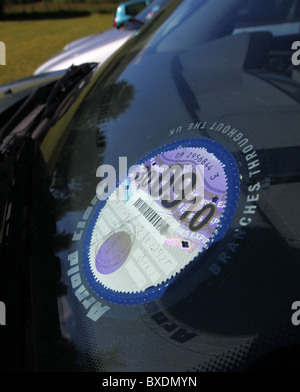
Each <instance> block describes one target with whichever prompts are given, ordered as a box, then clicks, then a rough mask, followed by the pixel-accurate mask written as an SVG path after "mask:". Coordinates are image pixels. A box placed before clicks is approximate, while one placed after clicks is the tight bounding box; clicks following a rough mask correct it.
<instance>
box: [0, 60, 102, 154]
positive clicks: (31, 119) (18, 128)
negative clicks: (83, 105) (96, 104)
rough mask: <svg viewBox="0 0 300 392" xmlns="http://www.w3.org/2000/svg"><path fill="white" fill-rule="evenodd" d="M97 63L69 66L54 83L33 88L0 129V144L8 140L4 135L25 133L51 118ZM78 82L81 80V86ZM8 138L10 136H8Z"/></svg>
mask: <svg viewBox="0 0 300 392" xmlns="http://www.w3.org/2000/svg"><path fill="white" fill-rule="evenodd" d="M97 65H98V63H86V64H82V65H79V66H71V67H70V68H69V69H68V70H67V72H66V73H65V75H64V76H63V77H62V78H61V79H59V80H58V81H57V82H56V83H53V82H51V83H49V84H47V85H44V86H42V87H38V88H36V89H34V90H33V91H32V93H31V94H30V95H29V96H28V97H27V98H26V99H25V101H24V102H23V104H22V105H21V106H20V107H19V109H18V110H17V112H16V113H15V114H14V116H13V117H12V118H11V119H10V120H9V121H8V122H7V123H6V124H5V125H4V127H2V128H1V129H0V146H1V143H3V142H4V144H6V143H7V142H8V140H6V137H8V136H9V135H11V136H12V137H15V136H21V135H25V134H26V133H27V132H30V129H31V128H32V127H33V126H34V124H37V123H40V122H41V121H42V120H43V119H48V120H49V119H51V118H52V117H53V116H54V114H55V113H56V112H57V110H58V109H59V107H60V106H61V104H62V103H63V101H64V100H65V98H66V97H67V96H68V94H70V93H71V91H73V89H74V88H75V87H76V86H79V87H80V88H82V87H83V85H84V81H85V79H84V78H85V76H87V75H88V74H89V73H90V72H91V71H92V70H93V69H94V68H95V67H96V66H97ZM80 82H82V86H81V85H80ZM37 109H38V110H37ZM40 109H41V110H40ZM9 139H11V138H10V137H9ZM1 147H3V146H1Z"/></svg>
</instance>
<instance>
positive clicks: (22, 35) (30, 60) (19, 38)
mask: <svg viewBox="0 0 300 392" xmlns="http://www.w3.org/2000/svg"><path fill="white" fill-rule="evenodd" d="M112 18H113V14H91V15H89V16H85V17H77V18H66V19H43V20H22V21H0V41H3V42H4V43H5V45H6V65H5V66H4V65H1V66H0V85H2V84H4V83H7V82H11V81H13V80H16V79H20V78H23V77H26V76H30V75H32V73H33V72H34V70H35V69H36V68H37V67H38V66H39V65H41V64H42V63H43V62H45V61H46V60H47V59H49V58H50V57H51V56H53V55H54V54H56V53H58V52H60V51H61V50H62V48H63V47H64V46H65V45H66V44H67V43H68V42H70V41H73V40H75V39H78V38H81V37H84V36H86V35H89V34H93V33H98V32H101V31H105V30H107V29H109V28H111V27H112Z"/></svg>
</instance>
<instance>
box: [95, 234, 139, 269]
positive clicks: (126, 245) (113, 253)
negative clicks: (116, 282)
mask: <svg viewBox="0 0 300 392" xmlns="http://www.w3.org/2000/svg"><path fill="white" fill-rule="evenodd" d="M130 249H131V238H130V235H129V234H128V233H126V232H124V231H121V232H118V233H115V234H112V235H111V236H110V237H109V238H107V239H106V240H105V241H104V243H103V244H102V246H101V247H100V249H99V250H98V252H97V255H96V268H97V270H98V272H100V274H104V275H107V274H111V273H112V272H114V271H117V270H118V269H119V268H120V267H121V266H122V265H123V264H124V263H125V261H126V259H127V257H128V255H129V252H130Z"/></svg>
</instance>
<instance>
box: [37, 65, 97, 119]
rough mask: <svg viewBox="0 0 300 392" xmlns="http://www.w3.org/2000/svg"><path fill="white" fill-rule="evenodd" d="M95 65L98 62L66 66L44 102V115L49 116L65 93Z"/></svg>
mask: <svg viewBox="0 0 300 392" xmlns="http://www.w3.org/2000/svg"><path fill="white" fill-rule="evenodd" d="M97 65H98V63H85V64H81V65H79V66H75V65H72V66H71V67H70V68H68V70H67V72H66V74H65V75H64V76H63V77H62V78H61V79H60V80H59V81H58V82H57V83H56V85H55V86H54V88H53V90H52V91H51V92H50V94H49V97H48V99H47V102H46V108H45V115H44V116H45V117H47V118H51V117H52V116H53V114H54V112H55V110H56V109H57V108H58V106H59V105H60V104H61V102H62V101H63V99H64V98H65V97H66V95H67V94H68V93H69V92H70V91H71V90H72V89H73V88H74V87H75V86H76V85H77V84H79V82H80V81H82V80H83V78H84V77H85V76H86V75H88V74H89V73H90V72H91V71H92V69H94V68H95V67H96V66H97Z"/></svg>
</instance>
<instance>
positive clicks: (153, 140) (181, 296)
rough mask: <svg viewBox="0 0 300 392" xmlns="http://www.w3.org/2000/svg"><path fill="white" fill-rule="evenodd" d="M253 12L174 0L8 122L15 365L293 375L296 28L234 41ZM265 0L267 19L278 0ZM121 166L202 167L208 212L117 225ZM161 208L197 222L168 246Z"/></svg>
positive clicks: (299, 86)
mask: <svg viewBox="0 0 300 392" xmlns="http://www.w3.org/2000/svg"><path fill="white" fill-rule="evenodd" d="M256 3H257V2H256V1H254V0H252V1H244V0H218V1H216V0H201V1H200V0H184V1H181V0H173V1H171V2H170V3H169V4H168V5H167V6H166V7H165V8H164V9H162V10H161V11H160V12H159V13H158V14H157V15H156V17H155V18H154V19H153V21H152V22H151V23H148V24H147V25H146V26H145V28H143V29H141V30H140V31H139V33H138V34H137V35H136V36H135V37H133V38H132V39H131V40H130V41H128V42H127V43H126V44H125V45H124V47H123V48H122V50H120V51H118V52H117V53H116V54H114V55H113V57H112V58H111V60H110V61H108V62H107V64H106V65H105V66H104V67H102V68H101V69H97V67H95V66H94V65H83V66H80V67H78V68H77V67H75V68H73V69H71V70H70V71H69V72H68V73H67V74H66V75H65V76H64V78H63V79H61V80H59V82H55V83H54V82H52V83H50V84H47V85H46V86H43V87H41V88H40V89H36V90H34V91H33V92H32V93H31V95H30V96H27V97H24V98H22V100H21V101H20V102H16V103H14V107H13V109H11V108H6V109H5V110H4V111H3V112H2V114H1V119H2V122H1V124H4V125H3V127H2V129H1V131H0V132H1V154H2V155H1V222H2V226H1V264H2V265H1V289H2V291H1V298H0V300H2V301H3V302H4V303H5V304H6V309H7V323H6V324H7V325H6V326H5V327H3V328H2V329H1V335H2V337H3V336H4V334H5V336H4V337H5V338H6V341H7V342H8V344H7V347H6V350H7V351H6V353H7V355H6V358H7V360H6V365H8V368H10V369H14V370H19V369H25V370H39V371H40V370H75V371H83V370H88V371H90V370H93V371H94V370H96V371H108V372H130V371H138V372H143V371H144V372H179V371H200V372H211V371H226V372H229V371H247V370H248V371H249V370H265V369H266V370H276V371H278V370H294V369H295V368H297V366H298V365H299V360H298V359H297V358H299V355H298V353H299V346H298V343H299V337H300V326H299V322H298V321H299V319H300V317H299V310H298V308H299V301H300V289H299V273H300V263H299V234H300V226H299V221H300V210H299V207H298V200H299V190H300V188H299V180H300V176H299V174H300V160H299V145H300V135H299V123H300V110H299V109H300V107H299V103H300V95H299V92H300V83H299V80H300V78H299V67H298V66H297V65H294V64H293V62H292V58H293V55H294V51H293V50H292V44H293V43H294V42H296V41H299V36H298V34H294V32H291V34H288V33H286V34H285V35H280V36H273V35H272V33H271V32H270V31H266V29H265V28H264V29H263V31H255V32H242V33H234V31H235V27H236V26H237V25H239V26H240V21H241V18H244V19H245V18H246V17H247V15H248V14H247V12H248V13H249V15H250V10H253V8H252V6H253V5H255V4H256ZM261 3H263V5H264V6H262V7H260V10H261V12H262V14H259V15H256V16H257V17H258V18H260V22H261V25H262V26H264V27H265V26H266V25H268V23H269V22H270V20H271V22H272V20H273V19H272V18H273V17H274V15H275V14H276V12H275V11H276V6H278V4H279V5H280V4H281V3H282V2H268V1H264V2H261ZM270 4H271V5H272V7H273V8H272V7H271V6H270ZM274 7H275V8H274ZM276 15H278V13H277V14H276ZM279 16H280V15H279ZM277 22H278V20H276V23H277ZM282 23H284V21H283V22H282ZM270 24H272V23H270ZM29 114H30V115H29ZM124 157H126V159H127V164H128V167H132V166H133V165H137V166H138V168H141V167H146V166H147V165H148V166H147V167H149V166H150V165H152V164H153V165H156V166H157V165H158V166H159V165H161V162H164V161H168V162H170V164H171V162H173V163H175V162H177V163H179V164H183V163H189V164H195V162H196V160H197V162H198V163H200V165H202V167H203V170H204V171H203V173H204V174H203V175H204V180H205V181H204V184H205V192H206V193H205V202H203V204H202V207H201V209H199V210H197V212H196V213H194V215H193V213H192V214H188V213H187V210H186V207H185V206H182V205H181V207H180V208H182V210H177V209H176V208H177V206H178V205H177V204H176V203H175V201H174V200H166V201H165V202H161V204H160V205H159V206H158V207H157V204H159V203H157V204H153V203H152V204H151V203H150V204H151V206H152V209H149V207H150V205H149V204H148V205H146V208H147V211H148V212H145V209H143V208H142V207H141V208H140V209H139V214H138V213H137V212H136V213H132V211H133V210H134V208H139V204H138V200H136V202H135V203H133V204H134V206H132V205H131V206H130V211H129V207H128V211H127V210H126V211H127V213H128V215H122V214H123V212H122V211H123V210H122V208H123V207H121V206H119V205H117V204H116V205H115V204H113V202H112V201H111V200H112V197H111V196H112V195H113V194H114V190H111V192H112V193H111V194H110V196H109V198H108V199H107V198H106V199H104V200H99V198H97V197H96V189H97V186H98V185H99V184H100V182H101V181H102V180H103V177H106V179H107V177H108V172H106V175H105V176H104V175H103V170H104V169H105V168H107V167H108V165H110V166H109V167H113V168H116V171H117V174H118V176H117V178H116V180H115V185H116V187H117V189H120V188H121V185H122V184H123V183H124V180H125V181H126V180H128V178H129V174H128V173H127V172H125V173H119V171H118V168H119V167H120V166H119V162H120V158H124ZM172 157H173V158H172ZM103 165H107V166H103ZM99 167H100V168H101V167H102V169H103V170H102V171H101V170H100V171H99ZM104 172H105V170H104ZM99 174H101V178H100V176H99ZM102 175H103V176H102ZM136 178H139V176H138V175H137V177H136ZM145 178H146V177H145ZM218 180H220V182H218ZM145 181H146V180H145ZM214 181H215V182H214ZM125 188H126V187H125ZM125 188H124V189H125ZM98 189H99V188H98ZM207 189H209V191H207ZM132 192H133V196H135V192H136V194H137V191H136V190H133V191H132ZM98 196H99V193H98ZM208 196H209V197H210V199H209V200H208ZM128 197H129V199H126V200H125V202H124V205H125V204H126V203H127V202H128V201H130V198H132V195H131V196H130V195H129V196H128ZM171 199H172V198H171ZM190 201H191V200H190ZM122 203H123V202H122ZM128 206H129V204H128ZM124 208H125V207H124ZM126 208H127V204H126ZM162 208H165V210H168V211H169V212H170V211H171V213H169V212H168V214H167V213H166V212H165V215H164V212H162V213H161V217H162V216H163V217H165V218H166V219H170V221H172V222H174V224H175V223H179V224H181V223H182V222H183V221H184V220H185V218H186V222H187V223H186V224H185V229H184V230H181V231H180V233H181V235H179V234H178V233H179V231H175V234H176V235H175V234H174V233H173V234H174V235H173V234H172V235H173V236H172V238H171V237H167V240H168V241H169V243H168V244H166V239H165V238H163V240H162V242H161V243H160V242H159V241H160V240H161V239H162V238H161V233H158V231H159V230H157V225H156V223H157V222H159V217H158V215H159V213H158V212H157V211H165V210H162ZM178 208H179V207H178ZM199 208H200V207H199ZM134 211H137V210H134ZM149 211H150V212H149ZM149 213H151V214H152V215H151V216H152V217H153V216H155V217H156V219H157V220H156V221H155V223H154V222H153V220H151V222H150V219H149ZM130 214H131V215H130ZM132 214H133V215H132ZM197 214H198V215H197ZM210 214H211V215H210ZM170 215H172V216H171V218H170ZM126 216H127V218H126ZM128 217H129V218H128ZM161 217H160V218H161ZM198 218H199V219H198ZM151 219H152V218H151ZM175 221H176V222H175ZM213 222H214V223H213ZM151 224H152V227H151V226H149V225H151ZM204 229H205V232H204V231H203V230H204ZM145 230H146V231H145ZM172 230H173V229H172ZM174 230H175V229H174ZM176 230H177V229H176ZM178 230H179V229H178ZM99 233H100V234H99ZM141 233H142V235H141ZM201 236H202V237H201ZM107 241H108V242H107ZM109 241H110V242H109ZM163 241H164V242H163ZM201 241H202V242H201ZM200 243H201V247H200ZM104 244H106V245H107V244H109V245H107V246H106V245H104ZM120 244H121V245H120ZM124 244H125V245H124ZM128 244H129V245H128ZM105 246H106V247H105ZM193 246H194V248H193ZM101 252H102V253H101ZM104 252H106V253H105V254H106V256H105V255H103V253H104ZM114 252H116V253H114ZM126 252H127V253H128V254H126V255H125V253H126ZM189 252H190V253H189ZM99 255H100V256H99ZM111 255H112V256H111ZM124 255H125V256H124ZM181 255H182V256H181ZM98 256H99V258H100V259H101V257H102V259H101V260H100V261H99V263H100V264H101V263H102V264H101V265H100V267H99V265H98V264H97V263H98V261H97V260H98ZM105 257H107V259H106V258H105ZM107 260H110V261H111V262H112V263H111V264H109V263H108V262H107ZM120 260H121V261H120ZM119 261H120V262H119ZM177 262H178V263H177ZM118 263H119V264H118ZM169 265H170V266H171V267H170V266H169ZM105 268H107V269H108V270H109V271H108V272H103V271H104V269H105ZM149 282H152V284H150V283H149ZM2 332H3V334H2ZM297 350H298V351H297ZM295 353H296V354H295ZM297 360H298V364H297Z"/></svg>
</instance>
